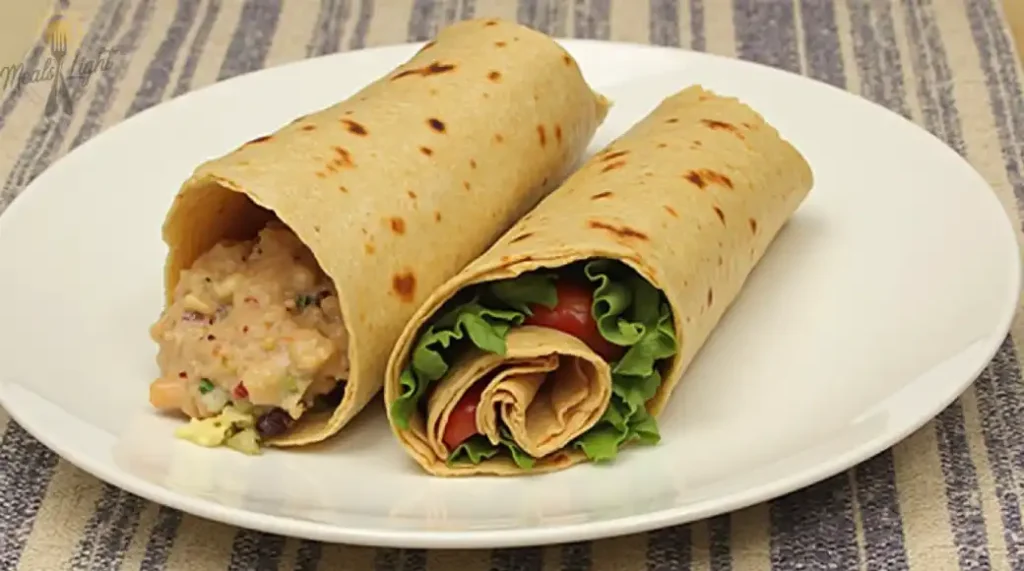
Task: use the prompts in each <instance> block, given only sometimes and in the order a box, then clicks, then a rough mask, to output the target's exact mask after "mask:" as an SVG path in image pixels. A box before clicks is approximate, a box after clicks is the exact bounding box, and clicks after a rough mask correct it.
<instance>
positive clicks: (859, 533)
mask: <svg viewBox="0 0 1024 571" xmlns="http://www.w3.org/2000/svg"><path fill="white" fill-rule="evenodd" d="M845 476H846V481H847V483H848V484H849V485H850V503H851V504H853V514H854V515H853V529H854V536H855V537H856V540H857V560H858V561H860V562H861V567H862V568H864V567H866V566H867V561H866V558H867V550H866V549H865V541H866V539H865V537H864V513H863V512H862V511H861V508H860V495H859V494H858V493H857V472H856V471H855V470H847V471H846V474H845Z"/></svg>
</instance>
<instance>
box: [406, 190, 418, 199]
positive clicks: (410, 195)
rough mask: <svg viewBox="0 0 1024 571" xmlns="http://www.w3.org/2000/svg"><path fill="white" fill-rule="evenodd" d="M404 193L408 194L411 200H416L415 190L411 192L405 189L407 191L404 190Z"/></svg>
mask: <svg viewBox="0 0 1024 571" xmlns="http://www.w3.org/2000/svg"><path fill="white" fill-rule="evenodd" d="M405 193H406V194H408V195H409V198H411V199H413V200H416V193H415V192H413V191H411V190H407V191H405Z"/></svg>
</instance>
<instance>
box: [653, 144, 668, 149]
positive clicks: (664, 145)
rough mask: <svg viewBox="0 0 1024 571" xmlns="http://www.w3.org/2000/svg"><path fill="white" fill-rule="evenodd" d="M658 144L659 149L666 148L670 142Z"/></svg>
mask: <svg viewBox="0 0 1024 571" xmlns="http://www.w3.org/2000/svg"><path fill="white" fill-rule="evenodd" d="M656 146H657V147H658V148H659V149H664V148H665V147H667V146H668V143H658V144H657V145H656Z"/></svg>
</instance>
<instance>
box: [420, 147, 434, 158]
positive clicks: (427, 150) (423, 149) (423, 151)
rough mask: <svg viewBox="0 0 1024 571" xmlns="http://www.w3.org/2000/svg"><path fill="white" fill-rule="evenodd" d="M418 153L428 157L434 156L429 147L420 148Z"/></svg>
mask: <svg viewBox="0 0 1024 571" xmlns="http://www.w3.org/2000/svg"><path fill="white" fill-rule="evenodd" d="M420 152H421V153H423V154H424V155H427V156H428V157H429V156H430V155H432V154H434V151H433V149H431V148H430V147H420Z"/></svg>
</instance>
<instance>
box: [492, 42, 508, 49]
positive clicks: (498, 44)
mask: <svg viewBox="0 0 1024 571" xmlns="http://www.w3.org/2000/svg"><path fill="white" fill-rule="evenodd" d="M494 45H495V46H497V47H499V48H503V47H505V46H507V45H508V44H506V43H505V42H502V41H497V42H494Z"/></svg>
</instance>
